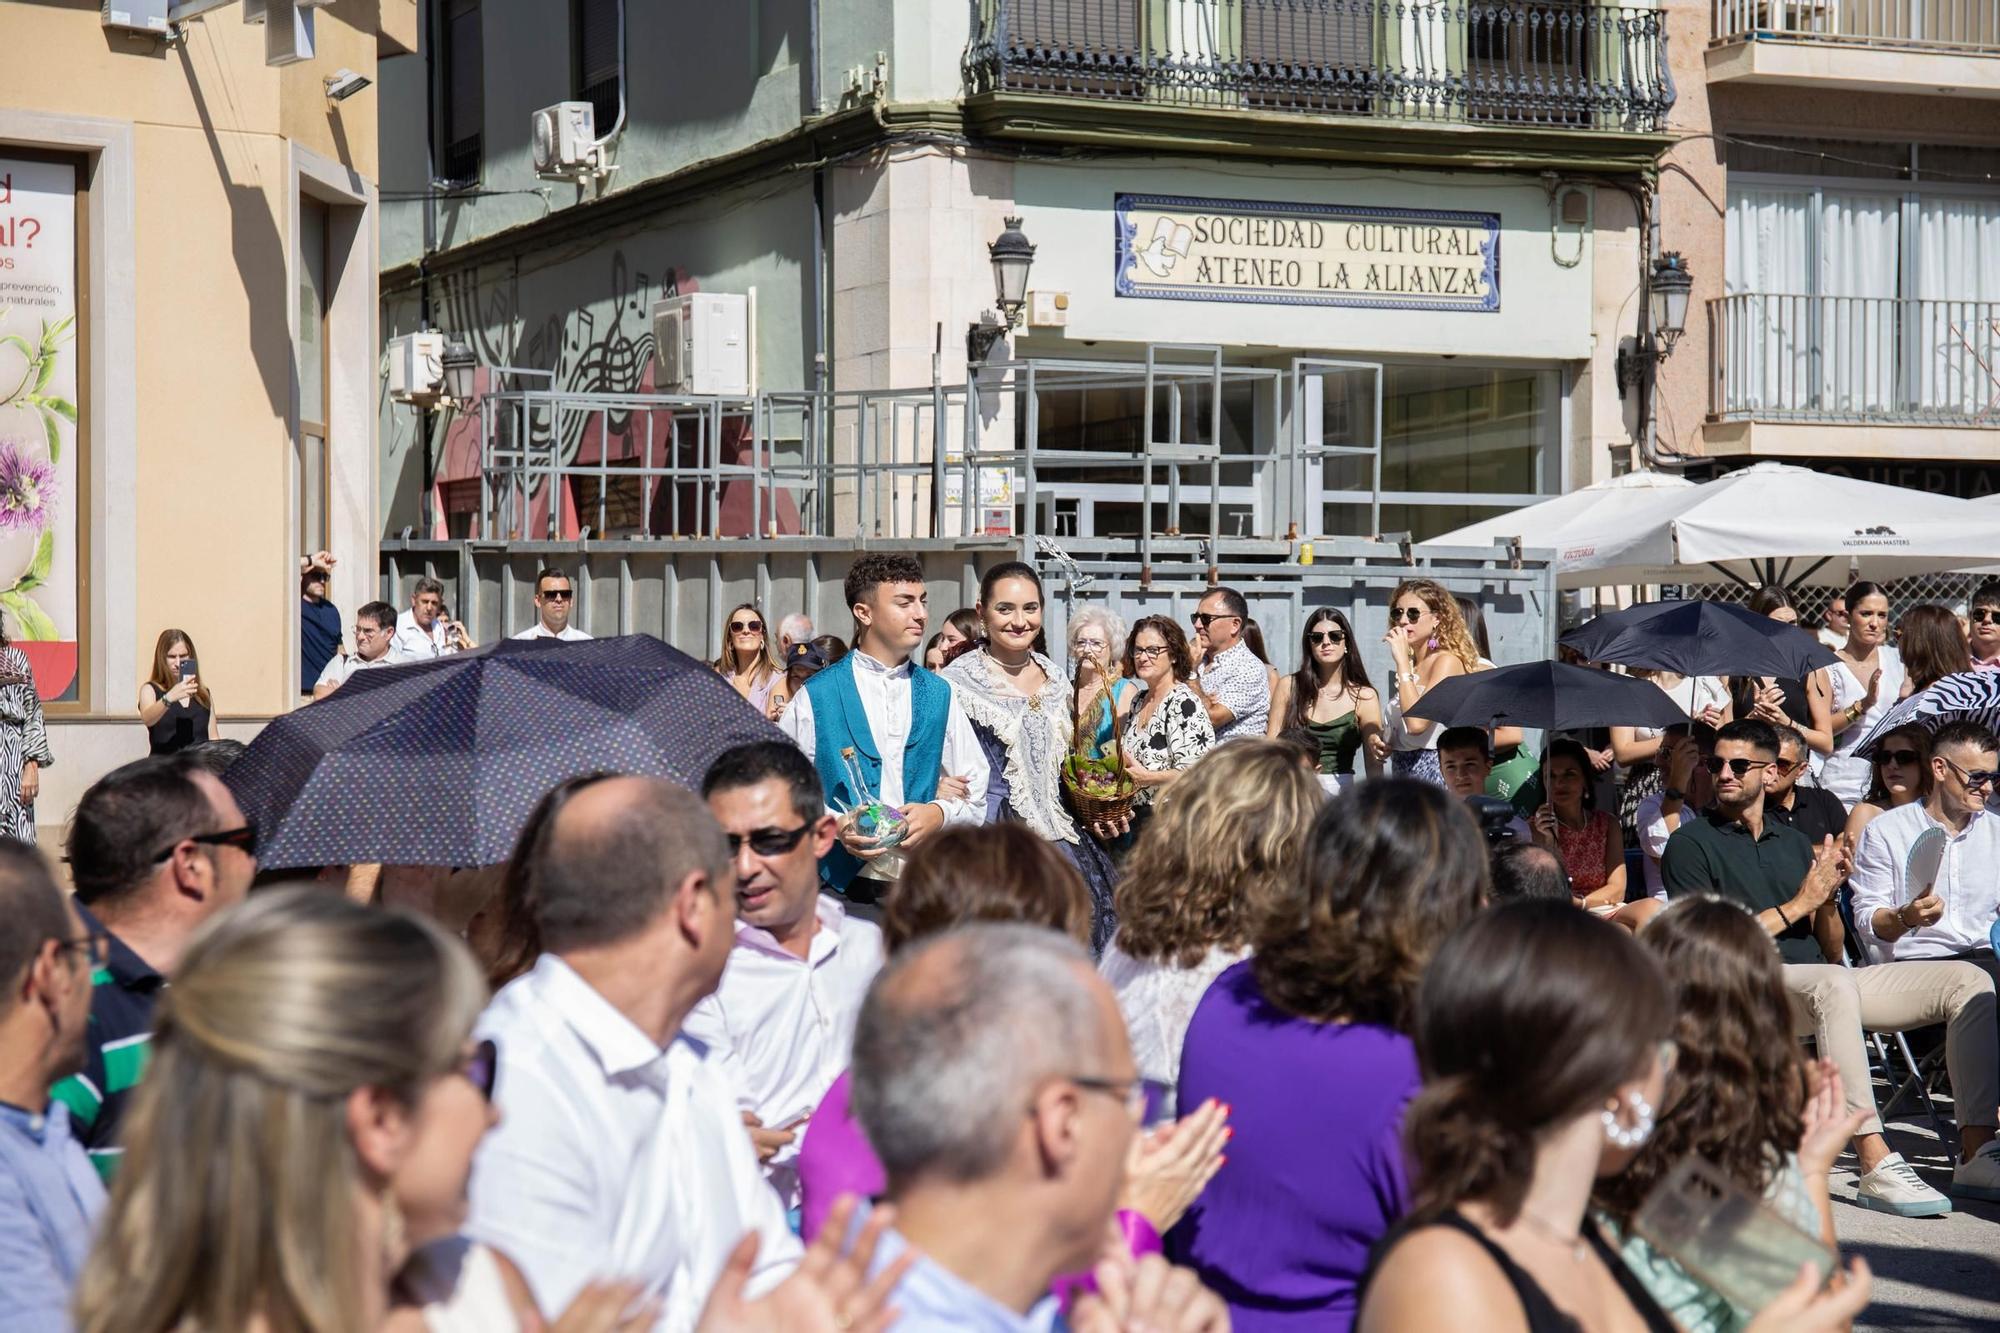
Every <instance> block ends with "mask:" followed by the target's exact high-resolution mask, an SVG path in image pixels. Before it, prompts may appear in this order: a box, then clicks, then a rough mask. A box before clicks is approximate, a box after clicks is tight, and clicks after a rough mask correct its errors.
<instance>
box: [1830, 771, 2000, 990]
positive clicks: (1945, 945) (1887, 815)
mask: <svg viewBox="0 0 2000 1333" xmlns="http://www.w3.org/2000/svg"><path fill="white" fill-rule="evenodd" d="M1933 827H1935V828H1940V829H1943V830H1944V832H1945V836H1946V837H1948V838H1949V839H1950V841H1949V842H1948V843H1946V844H1945V849H1944V859H1943V860H1942V861H1940V862H1938V874H1937V882H1936V884H1934V885H1933V886H1932V892H1934V893H1936V894H1937V896H1938V897H1939V898H1941V899H1942V900H1943V901H1944V915H1943V916H1941V917H1939V918H1938V920H1937V924H1936V925H1931V926H1924V927H1922V928H1920V929H1917V930H1908V931H1904V932H1903V934H1902V935H1901V936H1899V937H1898V938H1897V939H1896V941H1895V942H1894V943H1893V944H1892V943H1890V942H1888V941H1885V940H1883V939H1881V938H1880V937H1878V936H1877V935H1876V934H1875V913H1876V912H1878V911H1881V910H1883V909H1885V908H1886V909H1887V910H1889V911H1891V912H1893V911H1895V910H1896V909H1897V908H1899V907H1901V906H1903V905H1904V904H1906V903H1908V902H1909V901H1910V900H1911V899H1913V898H1915V897H1916V896H1917V888H1916V886H1914V885H1910V884H1906V883H1905V882H1904V879H1903V868H1904V866H1905V865H1906V864H1907V863H1908V861H1909V856H1910V848H1911V847H1913V846H1915V845H1916V841H1917V835H1919V834H1921V833H1922V832H1923V831H1924V830H1925V829H1927V828H1933ZM1847 888H1848V893H1849V894H1850V895H1851V897H1852V899H1853V903H1854V926H1855V929H1856V930H1858V931H1860V932H1861V938H1862V941H1863V942H1864V943H1865V944H1866V945H1867V947H1868V956H1869V957H1870V958H1871V959H1874V960H1875V961H1876V962H1888V961H1890V960H1892V959H1897V958H1950V957H1953V956H1955V955H1958V954H1964V953H1970V952H1972V951H1973V950H1974V949H1986V948H1989V947H1991V944H1992V937H1991V933H1990V932H1991V931H1992V929H1993V921H1994V918H1995V916H1996V915H2000V815H1997V814H1994V813H1993V812H1992V811H1987V810H1982V811H1980V812H1979V813H1977V814H1975V815H1973V816H1972V818H1971V819H1969V820H1967V821H1966V823H1965V827H1964V828H1963V829H1962V830H1960V831H1959V832H1958V833H1956V834H1954V833H1953V832H1952V831H1951V829H1950V828H1949V827H1947V826H1946V825H1943V824H1940V823H1938V822H1937V821H1936V820H1934V819H1932V818H1931V813H1930V811H1929V810H1928V809H1926V808H1925V804H1924V802H1922V801H1912V802H1910V803H1909V804H1908V805H1899V806H1897V807H1896V808H1895V809H1893V810H1884V811H1883V812H1882V813H1881V814H1880V815H1878V816H1876V817H1875V818H1874V819H1873V820H1871V821H1869V824H1868V827H1867V828H1865V829H1863V830H1862V831H1861V845H1860V846H1859V847H1857V848H1855V851H1854V873H1853V874H1852V875H1850V876H1849V877H1848V880H1847Z"/></svg>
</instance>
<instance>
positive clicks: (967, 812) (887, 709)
mask: <svg viewBox="0 0 2000 1333" xmlns="http://www.w3.org/2000/svg"><path fill="white" fill-rule="evenodd" d="M848 656H849V657H852V658H853V659H854V692H855V693H856V694H858V695H860V696H861V713H862V716H864V717H866V718H867V719H868V732H869V734H870V735H871V736H873V737H874V738H875V748H876V750H877V751H879V752H880V753H881V756H882V782H881V789H880V790H879V791H877V792H876V793H875V795H876V796H878V797H880V798H881V799H882V801H883V803H884V804H887V805H901V804H902V803H903V747H904V746H905V745H907V744H908V743H909V739H910V664H909V663H908V662H903V663H902V664H900V665H898V666H893V667H887V666H883V665H882V664H881V663H880V662H878V661H876V660H875V659H874V658H872V657H870V656H869V655H868V654H867V653H864V652H861V651H860V650H859V649H856V650H855V651H853V652H851V653H849V654H848ZM778 729H779V730H781V731H783V732H784V733H785V734H786V735H787V736H790V737H791V738H792V739H793V740H794V741H795V742H797V744H798V747H799V748H800V749H801V750H804V751H805V752H806V758H808V759H811V758H812V757H813V756H814V754H815V752H816V749H817V746H816V740H817V736H818V733H817V732H815V731H814V730H813V710H812V695H811V693H810V692H808V691H806V690H803V689H802V690H800V691H799V692H798V694H797V695H795V696H793V698H792V702H791V704H790V706H789V707H787V708H786V709H785V711H784V715H783V716H781V717H780V718H779V719H778ZM938 771H939V772H940V773H955V774H957V775H959V776H960V777H963V778H964V779H965V785H966V794H965V799H964V800H962V801H939V802H938V803H937V804H938V806H939V808H941V809H942V810H943V811H944V822H945V823H947V824H983V823H985V822H986V784H987V783H988V782H990V781H991V780H992V776H993V775H992V771H991V769H989V768H988V766H987V763H986V751H984V750H982V749H980V748H979V737H978V736H977V735H976V734H974V732H973V730H972V722H971V719H969V718H967V717H966V715H965V708H964V707H963V706H962V705H961V704H960V703H959V702H958V695H957V693H956V692H953V694H952V696H951V703H950V711H949V712H948V713H947V714H946V715H945V724H944V757H943V758H942V759H941V760H940V761H939V763H938ZM822 776H823V775H822Z"/></svg>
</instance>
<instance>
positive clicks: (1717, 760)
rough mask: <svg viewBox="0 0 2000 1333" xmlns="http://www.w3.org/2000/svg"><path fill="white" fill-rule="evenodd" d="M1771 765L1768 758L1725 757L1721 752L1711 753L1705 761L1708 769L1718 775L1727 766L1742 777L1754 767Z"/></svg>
mask: <svg viewBox="0 0 2000 1333" xmlns="http://www.w3.org/2000/svg"><path fill="white" fill-rule="evenodd" d="M1770 766H1771V761H1770V760H1768V759H1724V758H1723V757H1722V756H1721V755H1719V754H1712V755H1710V756H1709V757H1708V759H1707V761H1706V763H1705V767H1706V768H1707V769H1708V771H1709V772H1710V773H1711V774H1713V775H1715V776H1717V777H1720V776H1721V775H1722V770H1723V769H1725V768H1726V769H1728V770H1729V771H1730V772H1732V773H1734V774H1735V775H1736V776H1737V777H1739V778H1740V777H1742V776H1743V775H1744V774H1746V773H1748V772H1749V771H1750V770H1751V769H1753V768H1769V767H1770Z"/></svg>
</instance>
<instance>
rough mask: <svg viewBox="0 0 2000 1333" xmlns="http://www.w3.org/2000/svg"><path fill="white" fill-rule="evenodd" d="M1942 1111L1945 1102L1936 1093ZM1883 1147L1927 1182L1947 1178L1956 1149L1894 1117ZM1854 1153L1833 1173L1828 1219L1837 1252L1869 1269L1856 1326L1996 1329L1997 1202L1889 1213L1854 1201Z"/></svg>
mask: <svg viewBox="0 0 2000 1333" xmlns="http://www.w3.org/2000/svg"><path fill="white" fill-rule="evenodd" d="M1939 1106H1940V1109H1946V1110H1948V1109H1949V1106H1950V1103H1949V1102H1948V1101H1946V1100H1944V1099H1943V1098H1940V1099H1939ZM1889 1145H1890V1146H1891V1147H1892V1148H1894V1149H1896V1150H1897V1151H1898V1152H1900V1153H1902V1154H1903V1156H1904V1157H1905V1158H1906V1159H1907V1160H1908V1161H1909V1163H1910V1165H1911V1166H1913V1167H1915V1168H1916V1169H1917V1174H1918V1175H1920V1176H1922V1177H1923V1178H1924V1179H1925V1180H1926V1181H1927V1182H1929V1184H1930V1185H1931V1187H1932V1188H1934V1189H1938V1190H1946V1189H1948V1187H1949V1186H1950V1184H1951V1163H1952V1162H1953V1161H1954V1160H1955V1156H1954V1154H1953V1153H1952V1152H1951V1151H1950V1150H1948V1149H1947V1148H1946V1146H1945V1145H1944V1144H1943V1143H1941V1142H1940V1141H1939V1138H1938V1135H1937V1133H1936V1132H1935V1131H1934V1130H1933V1129H1932V1127H1931V1125H1930V1123H1929V1122H1928V1121H1925V1120H1893V1121H1891V1122H1890V1124H1889ZM1854 1167H1855V1163H1854V1158H1853V1156H1852V1155H1851V1154H1850V1155H1848V1156H1846V1157H1844V1158H1842V1159H1841V1161H1840V1163H1839V1164H1838V1165H1837V1166H1836V1167H1835V1169H1834V1173H1833V1223H1834V1229H1835V1230H1836V1231H1837V1232H1838V1233H1839V1235H1840V1248H1841V1252H1842V1253H1843V1255H1847V1254H1859V1255H1861V1256H1862V1257H1864V1258H1865V1259H1867V1260H1868V1265H1869V1267H1870V1268H1872V1269H1874V1270H1875V1298H1874V1301H1873V1302H1872V1303H1871V1304H1870V1305H1869V1307H1868V1310H1867V1312H1866V1313H1865V1314H1864V1315H1863V1316H1862V1317H1861V1319H1860V1320H1859V1321H1857V1322H1856V1323H1855V1325H1854V1327H1855V1328H1856V1329H1861V1330H1882V1333H1891V1331H1892V1330H1893V1331H1894V1333H1904V1331H1905V1330H1931V1329H1954V1330H1956V1329H1993V1330H2000V1203H1974V1202H1968V1201H1966V1200H1963V1199H1954V1200H1952V1211H1951V1213H1950V1214H1949V1215H1947V1216H1944V1217H1893V1216H1891V1215H1889V1214H1888V1213H1877V1212H1872V1211H1870V1210H1868V1209H1866V1208H1862V1207H1859V1206H1858V1205H1856V1204H1855V1203H1854V1202H1853V1199H1854V1186H1855V1174H1854Z"/></svg>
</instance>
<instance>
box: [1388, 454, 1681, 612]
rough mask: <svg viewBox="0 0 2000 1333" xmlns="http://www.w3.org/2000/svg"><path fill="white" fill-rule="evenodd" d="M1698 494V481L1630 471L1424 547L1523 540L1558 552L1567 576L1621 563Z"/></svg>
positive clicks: (1436, 539)
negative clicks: (1680, 502) (1656, 524)
mask: <svg viewBox="0 0 2000 1333" xmlns="http://www.w3.org/2000/svg"><path fill="white" fill-rule="evenodd" d="M1694 489H1695V484H1694V483H1693V482H1691V481H1689V480H1688V479H1687V478H1686V477H1677V476H1674V475H1673V474H1672V473H1668V472H1628V473H1626V474H1625V475H1624V476H1622V477H1613V478H1612V479H1611V480H1610V481H1600V482H1598V483H1597V484H1596V485H1594V486H1585V487H1583V488H1581V489H1579V490H1574V491H1571V492H1570V493H1569V494H1567V495H1558V496H1556V497H1555V498H1554V499H1553V500H1544V501H1542V502H1541V503H1540V504H1533V505H1528V506H1527V507H1526V508H1523V509H1515V510H1511V511H1509V512H1507V513H1505V514H1501V515H1499V516H1497V517H1495V518H1489V519H1486V520H1484V521H1482V522H1479V523H1474V524H1471V525H1470V526H1468V527H1463V528H1460V529H1458V530H1457V531H1455V532H1447V533H1446V534H1444V535H1443V536H1442V537H1433V538H1431V539H1430V540H1429V541H1426V542H1422V543H1419V544H1420V545H1422V546H1424V547H1426V548H1429V547H1440V546H1460V547H1478V548H1490V547H1491V546H1492V545H1493V543H1495V542H1504V541H1519V542H1520V543H1521V545H1523V546H1525V547H1531V548H1536V549H1549V550H1553V551H1555V552H1556V554H1557V562H1556V571H1557V573H1558V575H1563V574H1566V573H1567V572H1568V570H1569V569H1570V568H1571V567H1572V566H1575V567H1577V568H1585V567H1588V566H1589V565H1590V564H1591V563H1592V562H1595V561H1599V560H1606V559H1609V560H1613V561H1616V560H1619V559H1621V558H1622V557H1623V553H1624V552H1625V550H1626V549H1627V547H1628V546H1629V545H1630V544H1631V542H1632V540H1633V538H1634V537H1635V536H1639V535H1643V533H1644V532H1645V531H1646V530H1648V529H1649V528H1650V527H1651V526H1652V524H1653V515H1654V513H1655V511H1661V512H1664V511H1665V510H1666V509H1667V508H1669V507H1672V506H1673V505H1674V499H1675V497H1680V496H1685V495H1686V494H1687V493H1688V492H1690V491H1692V490H1694ZM1605 581H1606V582H1609V581H1610V580H1605ZM1596 582H1597V580H1594V579H1591V580H1585V581H1584V582H1583V583H1582V584H1581V585H1579V584H1578V583H1577V582H1575V581H1572V580H1568V579H1563V580H1562V586H1563V587H1566V588H1569V587H1577V586H1590V585H1591V584H1594V583H1596Z"/></svg>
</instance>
